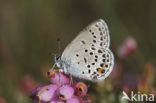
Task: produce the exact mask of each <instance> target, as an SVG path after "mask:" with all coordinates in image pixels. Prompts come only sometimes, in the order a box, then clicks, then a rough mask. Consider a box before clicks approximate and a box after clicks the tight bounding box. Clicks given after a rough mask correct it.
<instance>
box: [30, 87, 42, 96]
mask: <svg viewBox="0 0 156 103" xmlns="http://www.w3.org/2000/svg"><path fill="white" fill-rule="evenodd" d="M42 87H43V86H39V87H37V88H35V89H34V90H33V91H32V92H31V94H30V98H32V99H35V98H36V95H37V93H38V91H39V90H41V89H42Z"/></svg>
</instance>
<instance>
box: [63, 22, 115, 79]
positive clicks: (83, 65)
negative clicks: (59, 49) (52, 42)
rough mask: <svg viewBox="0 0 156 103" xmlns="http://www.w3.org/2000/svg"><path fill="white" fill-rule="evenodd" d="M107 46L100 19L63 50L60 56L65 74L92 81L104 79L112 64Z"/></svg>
mask: <svg viewBox="0 0 156 103" xmlns="http://www.w3.org/2000/svg"><path fill="white" fill-rule="evenodd" d="M109 45H110V37H109V31H108V27H107V25H106V23H105V22H104V21H103V20H101V19H100V20H97V21H95V22H93V23H91V24H90V25H88V26H87V27H86V28H85V29H84V30H83V31H81V32H80V33H79V35H78V36H77V37H76V38H75V39H74V40H73V41H72V42H71V43H70V44H69V45H68V46H67V47H66V48H65V50H64V52H63V54H62V56H61V60H62V63H63V65H64V66H63V67H64V68H63V69H64V70H65V73H67V74H71V75H73V76H75V77H78V78H81V79H87V80H92V81H99V80H101V79H104V78H106V77H107V76H108V75H109V74H110V72H111V71H112V69H113V64H114V56H113V54H112V52H111V51H110V50H109ZM104 55H105V56H104Z"/></svg>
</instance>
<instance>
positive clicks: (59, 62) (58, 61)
mask: <svg viewBox="0 0 156 103" xmlns="http://www.w3.org/2000/svg"><path fill="white" fill-rule="evenodd" d="M54 60H55V63H56V65H57V67H61V55H55V56H54Z"/></svg>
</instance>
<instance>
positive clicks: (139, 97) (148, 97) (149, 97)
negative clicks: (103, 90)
mask: <svg viewBox="0 0 156 103" xmlns="http://www.w3.org/2000/svg"><path fill="white" fill-rule="evenodd" d="M122 93H123V96H122V98H121V101H122V100H124V99H126V100H128V101H154V99H155V98H154V94H141V93H140V92H138V93H134V92H133V91H131V93H130V96H128V95H127V93H126V92H124V91H123V92H122Z"/></svg>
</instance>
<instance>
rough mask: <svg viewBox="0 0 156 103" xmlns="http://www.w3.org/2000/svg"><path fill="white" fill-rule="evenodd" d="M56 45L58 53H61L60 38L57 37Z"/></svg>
mask: <svg viewBox="0 0 156 103" xmlns="http://www.w3.org/2000/svg"><path fill="white" fill-rule="evenodd" d="M57 45H58V53H59V55H61V41H60V38H57Z"/></svg>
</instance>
